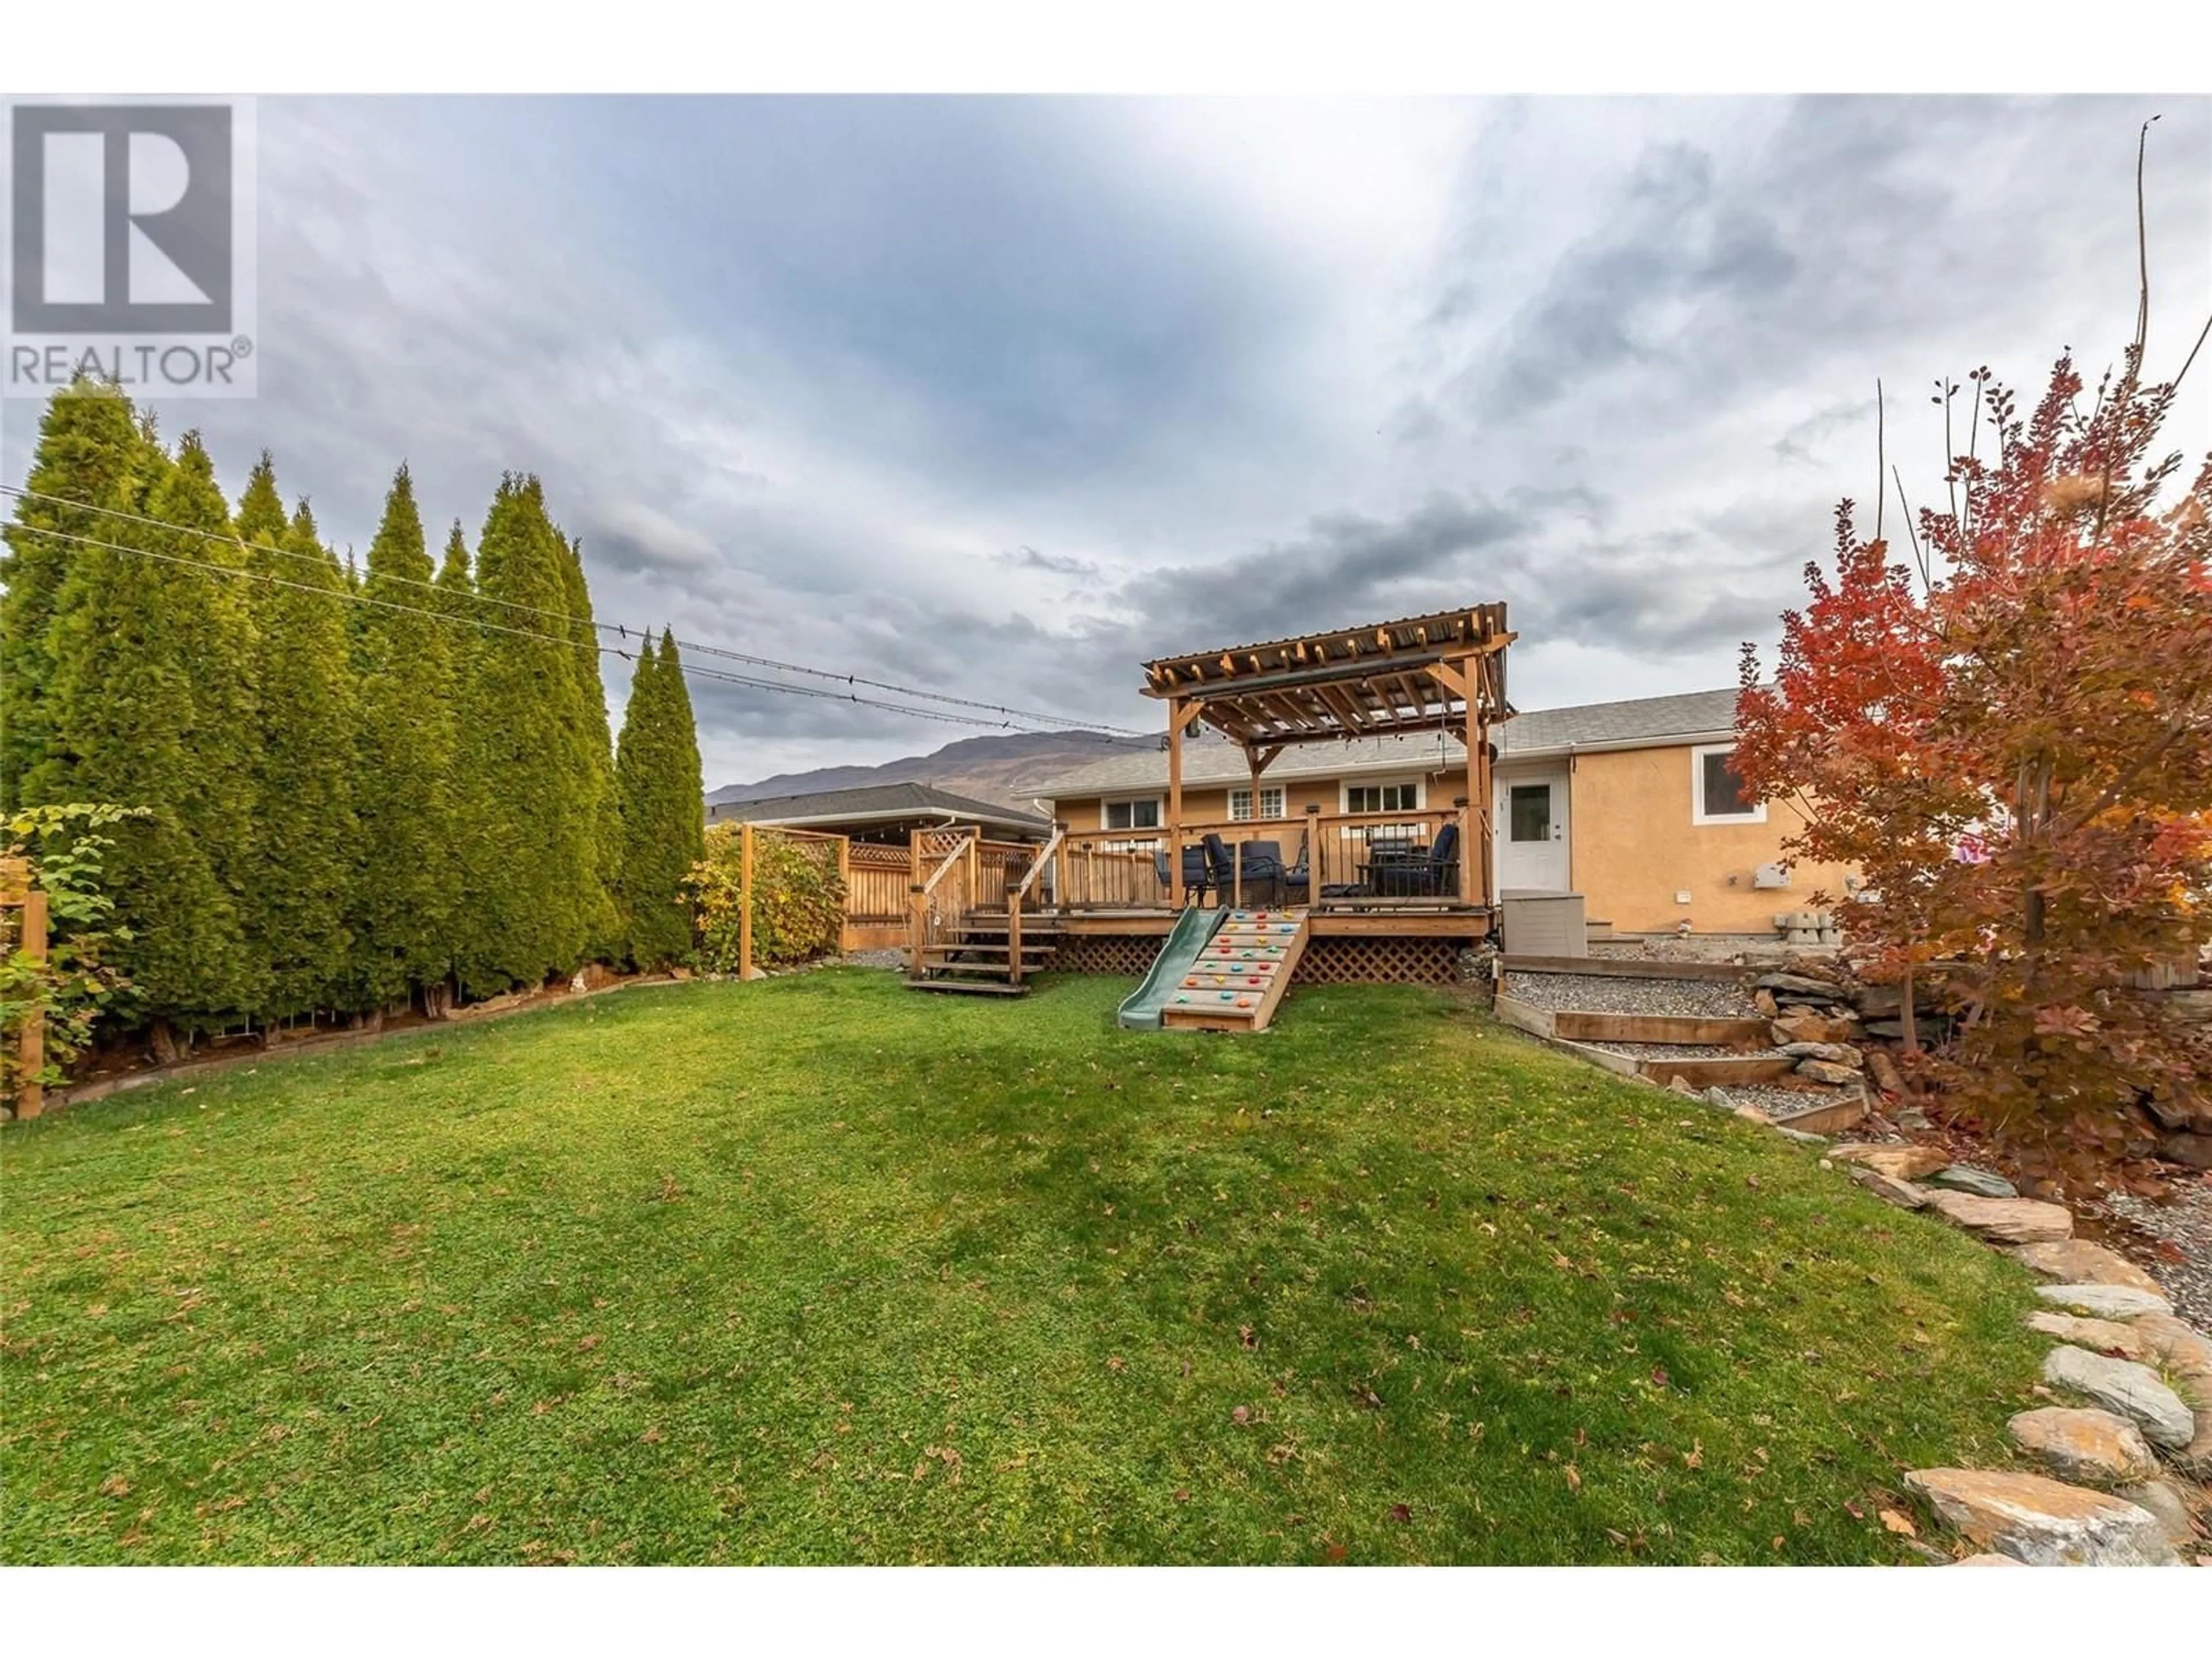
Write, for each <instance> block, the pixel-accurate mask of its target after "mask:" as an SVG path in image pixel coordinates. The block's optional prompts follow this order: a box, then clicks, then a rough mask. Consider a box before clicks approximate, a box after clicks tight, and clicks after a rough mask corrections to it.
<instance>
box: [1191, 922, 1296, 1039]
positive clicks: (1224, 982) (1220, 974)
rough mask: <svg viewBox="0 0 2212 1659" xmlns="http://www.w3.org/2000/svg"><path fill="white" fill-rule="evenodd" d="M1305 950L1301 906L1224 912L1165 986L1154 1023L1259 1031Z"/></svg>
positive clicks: (1279, 1000) (1210, 1029) (1276, 1004)
mask: <svg viewBox="0 0 2212 1659" xmlns="http://www.w3.org/2000/svg"><path fill="white" fill-rule="evenodd" d="M1305 948H1306V913H1305V912H1304V911H1303V910H1231V911H1230V912H1228V913H1227V915H1225V917H1224V918H1223V920H1222V921H1221V923H1220V925H1219V926H1218V927H1216V928H1215V929H1214V930H1213V933H1212V937H1211V938H1210V939H1207V940H1206V943H1205V945H1204V948H1203V949H1201V950H1200V951H1199V953H1198V955H1197V957H1196V959H1195V960H1194V961H1193V962H1192V963H1191V964H1190V966H1189V968H1188V969H1186V970H1185V971H1184V973H1183V975H1182V977H1181V978H1180V979H1179V980H1177V981H1176V982H1175V983H1174V984H1173V985H1171V986H1170V987H1167V988H1166V994H1165V996H1164V999H1163V1000H1162V1001H1161V1003H1160V1024H1163V1025H1164V1026H1166V1027H1167V1028H1168V1029H1170V1030H1199V1031H1260V1030H1266V1029H1267V1022H1268V1021H1269V1020H1271V1019H1273V1018H1274V1017H1275V1009H1276V1006H1278V1005H1279V1003H1280V1002H1281V1001H1282V1000H1283V993H1284V992H1285V991H1286V990H1288V989H1289V988H1290V984H1291V975H1292V974H1294V973H1296V972H1297V966H1298V958H1299V957H1302V956H1304V954H1305Z"/></svg>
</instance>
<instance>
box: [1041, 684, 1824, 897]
mask: <svg viewBox="0 0 2212 1659" xmlns="http://www.w3.org/2000/svg"><path fill="white" fill-rule="evenodd" d="M1735 699H1736V694H1735V690H1734V689H1733V688H1731V689H1729V690H1722V691H1695V692H1689V693H1686V694H1684V695H1681V696H1670V697H1640V698H1637V699H1635V700H1633V701H1631V702H1601V703H1590V704H1586V705H1584V706H1583V707H1581V708H1549V709H1539V710H1535V711H1533V712H1530V713H1527V714H1519V715H1516V717H1515V718H1513V719H1512V720H1507V721H1505V722H1504V724H1502V725H1500V726H1498V727H1496V728H1495V731H1496V733H1497V741H1498V763H1497V766H1496V769H1495V772H1494V775H1493V776H1494V796H1493V799H1492V813H1493V821H1494V823H1496V825H1497V843H1496V844H1497V886H1498V890H1500V891H1501V892H1509V891H1523V890H1528V891H1573V892H1579V893H1581V894H1582V895H1583V897H1584V900H1585V902H1586V904H1587V907H1588V911H1589V915H1590V917H1591V918H1592V919H1593V920H1594V921H1609V922H1611V923H1612V924H1613V927H1615V928H1616V929H1618V930H1620V931H1621V932H1624V933H1672V932H1676V931H1678V930H1680V928H1682V927H1684V925H1685V924H1686V925H1687V926H1688V927H1689V928H1690V929H1691V930H1692V931H1693V932H1697V933H1771V932H1772V931H1773V930H1774V926H1775V922H1774V919H1775V917H1776V916H1777V915H1780V914H1782V913H1784V912H1785V911H1790V910H1795V909H1802V908H1807V907H1808V905H1809V904H1810V902H1811V899H1812V896H1813V893H1814V890H1816V889H1818V890H1825V891H1826V892H1827V893H1828V894H1829V895H1830V896H1841V894H1842V892H1843V890H1844V872H1842V871H1840V870H1835V869H1828V868H1825V867H1820V866H1797V867H1796V868H1794V869H1792V870H1791V871H1790V874H1789V877H1788V881H1789V884H1788V886H1786V887H1772V886H1763V885H1761V884H1760V883H1761V881H1762V879H1769V880H1771V878H1772V877H1773V875H1774V873H1775V872H1773V871H1772V870H1771V868H1769V869H1767V870H1766V871H1765V874H1764V877H1763V876H1762V866H1774V865H1777V864H1778V863H1779V862H1780V861H1781V860H1782V858H1783V852H1782V843H1783V842H1784V840H1785V839H1786V838H1787V837H1789V836H1791V835H1793V834H1794V833H1796V829H1797V828H1798V826H1799V823H1800V822H1801V819H1800V817H1799V815H1798V813H1797V811H1796V808H1795V807H1794V806H1793V805H1790V804H1788V803H1786V802H1778V803H1775V804H1773V805H1750V804H1747V803H1746V802H1745V801H1744V800H1743V799H1742V798H1741V794H1740V793H1739V792H1738V789H1737V786H1736V780H1735V775H1734V774H1733V773H1732V772H1730V771H1729V765H1728V756H1729V750H1731V749H1732V748H1733V747H1734V746H1735ZM1182 767H1183V786H1182V799H1183V815H1184V821H1185V822H1186V823H1197V822H1202V821H1204V820H1206V819H1237V820H1244V819H1250V818H1263V819H1264V818H1281V819H1284V820H1285V824H1284V836H1283V841H1284V844H1285V856H1286V857H1290V856H1294V855H1295V848H1296V847H1297V837H1298V836H1299V835H1300V834H1301V833H1302V832H1301V830H1300V828H1299V825H1298V822H1297V821H1298V820H1301V819H1304V817H1306V816H1307V814H1308V811H1309V809H1310V808H1315V807H1318V808H1319V809H1320V810H1322V811H1328V812H1333V813H1336V812H1401V811H1405V812H1410V811H1422V810H1425V809H1427V808H1431V807H1449V806H1450V805H1453V804H1454V803H1455V801H1457V800H1459V799H1462V797H1463V795H1464V793H1465V790H1466V787H1467V755H1466V750H1464V749H1463V748H1462V745H1461V744H1460V742H1459V740H1458V739H1457V738H1453V737H1450V736H1448V735H1434V736H1431V735H1421V736H1418V737H1389V738H1354V739H1351V740H1349V741H1346V742H1342V743H1336V744H1325V745H1324V744H1311V745H1308V746H1305V747H1303V748H1296V749H1291V750H1288V751H1287V752H1285V754H1284V755H1283V756H1282V757H1281V758H1280V759H1279V760H1277V761H1276V762H1275V763H1273V765H1272V766H1270V767H1269V768H1268V769H1267V771H1266V773H1265V774H1263V775H1262V777H1261V783H1260V787H1259V789H1258V791H1257V793H1256V796H1255V793H1254V790H1253V787H1252V782H1251V778H1250V775H1249V770H1248V768H1247V763H1246V761H1245V758H1244V755H1243V751H1242V750H1240V749H1238V748H1237V747H1236V746H1235V745H1233V744H1225V743H1222V744H1199V743H1193V744H1186V745H1185V747H1184V749H1183V755H1182ZM1166 793H1167V757H1166V756H1165V755H1164V754H1137V755H1121V756H1116V757H1114V758H1112V759H1110V760H1104V761H1101V762H1099V763H1097V764H1096V765H1092V766H1086V767H1084V768H1082V769H1079V770H1078V771H1074V772H1071V773H1068V774H1066V775H1064V776H1061V777H1059V778H1056V779H1054V780H1053V781H1051V782H1050V784H1048V786H1047V789H1046V792H1045V793H1043V794H1042V796H1041V797H1040V803H1039V804H1040V805H1046V806H1048V807H1049V809H1050V811H1051V812H1052V815H1053V817H1054V818H1056V819H1058V820H1059V821H1060V823H1065V824H1066V825H1067V826H1068V827H1069V829H1070V830H1071V831H1072V832H1088V833H1094V834H1095V833H1097V832H1099V831H1106V832H1109V833H1115V832H1127V835H1128V836H1129V839H1130V842H1131V843H1132V844H1138V843H1141V842H1147V841H1149V840H1151V839H1152V838H1153V837H1154V836H1157V833H1158V830H1159V828H1160V826H1161V825H1162V824H1163V823H1164V822H1165V819H1166V811H1167V808H1166Z"/></svg>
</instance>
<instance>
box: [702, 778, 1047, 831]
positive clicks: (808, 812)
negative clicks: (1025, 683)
mask: <svg viewBox="0 0 2212 1659" xmlns="http://www.w3.org/2000/svg"><path fill="white" fill-rule="evenodd" d="M940 812H949V813H951V814H953V815H954V816H956V817H959V818H962V819H964V820H967V821H969V822H974V823H989V824H1007V825H1016V826H1019V827H1022V828H1026V829H1037V830H1044V829H1050V828H1051V827H1052V824H1051V821H1050V820H1049V819H1048V818H1046V817H1042V815H1041V814H1039V813H1036V812H1027V811H1022V810H1021V809H1020V808H1018V807H1013V806H1001V805H998V804H996V803H995V802H993V801H987V800H977V799H975V797H974V796H972V795H956V794H954V793H952V792H951V790H949V789H937V788H933V787H931V786H930V785H928V784H926V783H870V784H863V785H861V786H860V787H859V788H857V789H820V790H816V791H815V792H813V793H811V794H804V795H770V796H769V797H767V798H766V799H761V800H732V801H718V802H716V803H715V804H714V805H713V806H711V807H709V808H708V811H707V821H708V823H821V822H837V821H850V822H854V823H858V822H860V821H862V820H867V819H884V818H893V817H900V816H902V815H908V814H911V815H913V816H915V817H929V816H932V815H933V814H936V813H940Z"/></svg>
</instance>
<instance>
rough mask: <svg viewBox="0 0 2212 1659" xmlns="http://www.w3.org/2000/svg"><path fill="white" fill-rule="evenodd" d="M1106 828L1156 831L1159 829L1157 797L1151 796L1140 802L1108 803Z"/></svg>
mask: <svg viewBox="0 0 2212 1659" xmlns="http://www.w3.org/2000/svg"><path fill="white" fill-rule="evenodd" d="M1106 827H1107V828H1108V829H1158V828H1159V827H1160V802H1159V797H1158V796H1157V795H1151V796H1147V797H1146V798H1145V799H1142V800H1109V801H1108V802H1107V803H1106Z"/></svg>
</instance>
